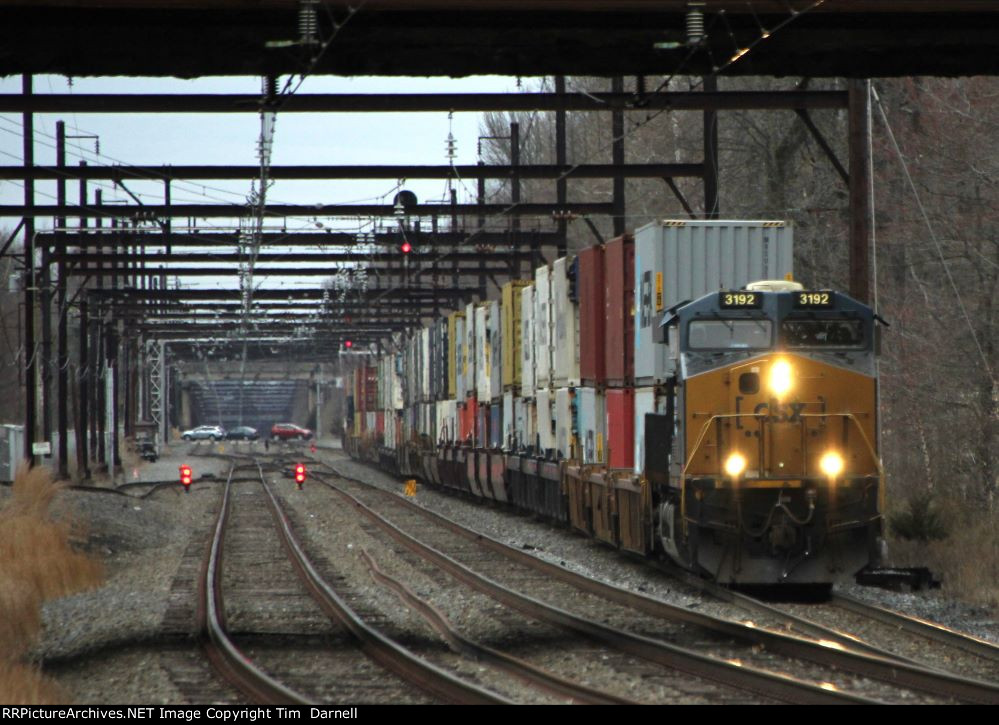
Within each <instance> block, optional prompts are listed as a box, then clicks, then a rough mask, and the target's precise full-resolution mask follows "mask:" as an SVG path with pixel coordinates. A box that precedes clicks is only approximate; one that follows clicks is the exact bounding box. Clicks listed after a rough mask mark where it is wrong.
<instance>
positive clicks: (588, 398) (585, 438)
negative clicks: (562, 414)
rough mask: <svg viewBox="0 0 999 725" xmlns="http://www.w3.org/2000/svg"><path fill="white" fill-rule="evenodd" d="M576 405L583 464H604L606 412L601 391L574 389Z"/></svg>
mask: <svg viewBox="0 0 999 725" xmlns="http://www.w3.org/2000/svg"><path fill="white" fill-rule="evenodd" d="M576 404H577V408H578V410H579V447H580V454H581V455H582V460H583V463H585V464H590V463H605V462H606V460H607V458H606V455H605V453H604V440H606V438H607V412H606V405H605V399H604V394H603V391H600V390H597V389H596V388H576Z"/></svg>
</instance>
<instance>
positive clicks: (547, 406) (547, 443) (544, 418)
mask: <svg viewBox="0 0 999 725" xmlns="http://www.w3.org/2000/svg"><path fill="white" fill-rule="evenodd" d="M534 399H535V401H536V410H537V419H536V420H537V439H538V454H539V455H542V456H544V455H547V453H548V451H553V450H555V419H554V417H553V415H554V411H553V410H552V408H553V405H552V403H553V402H554V401H552V394H551V391H550V390H548V388H539V389H538V390H536V391H535V393H534Z"/></svg>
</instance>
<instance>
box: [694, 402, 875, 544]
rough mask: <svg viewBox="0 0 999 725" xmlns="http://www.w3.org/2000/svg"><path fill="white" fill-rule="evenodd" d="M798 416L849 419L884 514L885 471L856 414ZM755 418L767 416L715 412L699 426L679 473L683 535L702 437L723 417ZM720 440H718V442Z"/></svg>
mask: <svg viewBox="0 0 999 725" xmlns="http://www.w3.org/2000/svg"><path fill="white" fill-rule="evenodd" d="M798 416H799V418H842V419H844V420H848V421H851V422H852V423H853V424H854V425H855V426H856V427H857V430H858V431H860V438H861V440H862V441H863V442H864V445H866V446H867V452H868V453H869V454H870V456H871V460H872V461H873V462H874V467H875V469H876V470H877V473H878V512H879V513H881V514H882V515H884V497H885V485H884V483H885V472H884V468H883V466H882V465H881V459H880V458H879V457H878V455H877V452H876V451H875V450H874V446H873V445H871V441H870V439H869V438H868V437H867V434H866V433H865V432H864V427H863V426H862V425H860V421H858V420H857V417H856V415H854V414H853V413H799V414H798ZM743 417H749V418H755V419H757V421H758V422H760V424H761V428H762V424H763V422H765V420H766V418H767V416H765V415H763V414H761V413H749V412H747V413H715V414H713V415H711V416H710V417H709V418H708V419H707V421H705V423H704V425H703V426H702V427H701V432H700V434H699V435H698V437H697V442H696V443H694V447H693V449H691V452H690V455H689V456H688V457H687V462H686V463H685V464H684V466H683V471H681V473H680V518H681V520H682V521H683V533H684V536H686V535H687V472H688V470H689V468H690V465H691V464H692V463H693V461H694V458H695V457H696V454H697V453H698V451H700V449H701V445H702V444H703V443H704V439H705V437H706V436H707V434H708V430H709V429H710V428H711V425H712V424H713V423H715V422H716V421H720V420H723V419H725V418H743ZM798 424H799V425H803V424H804V421H803V420H802V421H799V423H798ZM720 442H721V441H719V443H720ZM802 475H803V476H804V475H805V471H804V470H803V471H802Z"/></svg>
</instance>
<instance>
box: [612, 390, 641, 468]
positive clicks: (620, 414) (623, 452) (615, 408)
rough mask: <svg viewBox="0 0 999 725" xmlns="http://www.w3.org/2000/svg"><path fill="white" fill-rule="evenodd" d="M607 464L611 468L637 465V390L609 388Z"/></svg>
mask: <svg viewBox="0 0 999 725" xmlns="http://www.w3.org/2000/svg"><path fill="white" fill-rule="evenodd" d="M606 405H607V464H608V465H609V466H610V467H611V468H633V467H634V465H635V391H634V389H632V388H607V390H606Z"/></svg>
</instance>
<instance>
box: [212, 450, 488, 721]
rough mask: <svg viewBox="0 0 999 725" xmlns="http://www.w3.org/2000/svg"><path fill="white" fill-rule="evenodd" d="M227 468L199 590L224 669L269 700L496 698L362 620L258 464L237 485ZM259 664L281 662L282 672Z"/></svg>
mask: <svg viewBox="0 0 999 725" xmlns="http://www.w3.org/2000/svg"><path fill="white" fill-rule="evenodd" d="M234 470H236V465H235V464H234V465H233V468H232V469H231V470H230V474H229V477H228V479H227V481H226V484H225V490H224V492H223V501H222V504H221V506H220V511H219V517H218V520H217V522H216V525H215V529H214V534H213V536H212V543H211V546H210V548H209V553H208V554H207V555H206V559H205V564H204V569H203V573H204V577H203V578H202V580H201V583H200V589H201V593H200V597H199V605H200V608H199V616H198V618H199V629H200V630H201V631H202V632H203V633H204V637H205V639H204V645H205V648H206V654H207V656H208V658H209V660H210V661H211V662H212V663H213V665H214V666H215V667H216V669H217V671H218V672H219V673H220V674H221V675H222V677H223V678H225V679H226V680H227V681H229V682H231V683H232V684H233V685H234V686H235V687H236V688H237V689H239V690H240V691H241V692H244V693H245V694H246V696H247V697H248V698H249V699H251V700H253V701H255V702H261V703H268V704H280V703H289V704H306V703H313V702H320V701H325V700H332V701H340V702H344V701H346V702H360V703H372V702H393V703H407V702H409V703H427V702H438V701H446V702H461V703H476V704H480V703H484V702H504V700H503V699H502V698H498V697H496V696H495V695H493V694H491V693H489V692H486V691H484V690H483V689H482V688H480V687H478V686H476V685H475V684H473V683H468V682H463V681H460V680H458V679H457V678H455V677H453V676H451V675H449V674H448V673H446V672H441V671H439V670H438V669H437V668H435V667H433V666H430V665H428V664H427V663H425V662H423V661H421V660H419V658H416V657H414V656H413V655H412V654H411V653H409V652H408V651H407V650H405V649H404V648H402V647H400V646H399V645H398V644H397V643H395V642H392V641H391V640H389V639H388V638H387V637H385V636H384V635H382V634H380V633H379V632H378V631H377V630H375V629H374V628H372V627H371V626H370V625H368V624H366V623H365V622H364V621H363V618H362V617H361V616H359V615H358V613H355V612H354V611H353V610H352V608H351V607H350V606H348V605H347V603H346V602H345V601H344V600H343V599H342V598H341V597H340V596H339V595H338V593H337V592H336V591H334V589H333V588H332V587H330V586H329V585H328V584H327V583H326V582H325V581H324V580H323V579H322V577H320V576H319V575H318V573H317V572H316V570H315V567H314V565H313V563H312V562H311V561H309V559H308V558H307V557H306V556H305V555H304V553H303V552H302V550H301V547H300V545H299V544H298V541H297V539H296V537H295V535H294V533H293V532H292V531H291V529H290V526H289V525H288V523H287V520H286V519H285V518H284V517H283V515H282V514H281V511H280V508H279V507H278V504H277V502H276V500H275V499H274V498H273V496H272V495H271V494H270V491H269V490H268V488H267V484H266V481H265V478H264V475H263V471H262V470H261V469H260V468H259V466H257V467H256V470H257V473H258V480H257V481H256V482H255V483H250V484H245V485H241V486H239V487H235V486H233V485H232V478H233V476H232V472H233V471H234ZM223 555H224V558H223ZM300 577H301V579H300ZM223 594H225V598H223ZM313 599H314V600H315V601H313ZM328 615H332V616H334V617H335V618H336V619H337V626H335V627H331V626H330V624H329V616H328ZM317 634H318V635H319V636H318V637H317ZM317 640H318V641H317ZM357 641H360V643H361V644H360V647H358V646H356V642H357ZM369 658H370V659H369ZM372 659H373V660H375V661H376V662H377V663H378V666H375V667H373V666H372V662H371V660H372ZM265 669H266V670H268V671H270V672H280V673H281V674H280V680H279V679H278V678H277V677H276V676H272V675H270V674H268V672H267V671H265ZM385 670H388V672H386V671H385ZM390 673H391V674H390ZM427 693H430V694H429V695H428V694H427Z"/></svg>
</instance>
